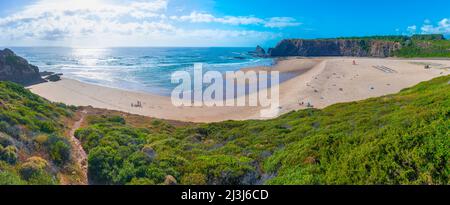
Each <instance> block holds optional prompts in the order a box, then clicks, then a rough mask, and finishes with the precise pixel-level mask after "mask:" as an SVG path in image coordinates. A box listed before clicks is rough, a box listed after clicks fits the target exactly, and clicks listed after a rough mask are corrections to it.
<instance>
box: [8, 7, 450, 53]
mask: <svg viewBox="0 0 450 205" xmlns="http://www.w3.org/2000/svg"><path fill="white" fill-rule="evenodd" d="M0 33H1V35H0V45H1V46H74V47H105V46H254V45H256V44H261V45H263V46H266V47H267V46H273V45H274V44H276V43H277V42H278V41H279V40H280V39H282V38H323V37H338V36H364V35H391V34H403V35H411V34H415V33H443V34H445V35H446V36H447V37H449V34H450V1H448V0H427V1H418V0H417V1H415V0H414V1H400V0H398V1H392V0H391V1H388V0H377V1H364V2H362V1H357V0H340V1H337V0H315V1H313V0H303V1H302V0H285V1H282V0H279V1H274V0H64V1H62V0H14V1H0Z"/></svg>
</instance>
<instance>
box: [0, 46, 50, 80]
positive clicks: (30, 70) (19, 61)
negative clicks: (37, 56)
mask: <svg viewBox="0 0 450 205" xmlns="http://www.w3.org/2000/svg"><path fill="white" fill-rule="evenodd" d="M0 81H12V82H15V83H19V84H22V85H30V84H35V83H41V82H45V80H43V79H42V77H41V75H40V74H39V69H38V67H36V66H34V65H31V64H29V63H28V61H27V60H25V59H24V58H22V57H20V56H17V55H16V54H15V53H14V52H13V51H11V50H10V49H4V50H0Z"/></svg>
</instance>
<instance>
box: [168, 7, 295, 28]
mask: <svg viewBox="0 0 450 205" xmlns="http://www.w3.org/2000/svg"><path fill="white" fill-rule="evenodd" d="M171 19H172V20H178V21H183V22H191V23H222V24H230V25H263V26H264V27H266V28H283V27H291V26H299V25H301V23H299V22H297V21H296V20H295V19H294V18H291V17H272V18H269V19H261V18H257V17H254V16H225V17H215V16H214V15H212V14H209V13H199V12H195V11H194V12H191V13H190V14H189V15H185V16H172V17H171Z"/></svg>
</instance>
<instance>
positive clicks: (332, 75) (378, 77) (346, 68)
mask: <svg viewBox="0 0 450 205" xmlns="http://www.w3.org/2000/svg"><path fill="white" fill-rule="evenodd" d="M424 65H431V66H430V68H429V69H425V68H424ZM242 70H243V71H246V70H255V71H257V70H277V71H280V73H294V74H295V73H297V75H296V76H294V77H292V78H290V79H289V80H286V81H284V82H282V83H281V84H280V86H279V89H280V90H279V91H280V96H279V97H280V106H279V109H280V110H279V111H280V112H279V114H284V113H287V112H290V111H294V110H300V109H306V108H312V107H313V108H324V107H327V106H329V105H332V104H336V103H342V102H351V101H358V100H363V99H367V98H371V97H378V96H383V95H388V94H393V93H396V92H399V91H400V90H402V89H404V88H407V87H411V86H413V85H415V84H417V83H419V82H422V81H427V80H430V79H432V78H435V77H438V76H444V75H448V74H450V71H449V70H450V61H449V60H429V59H427V60H425V59H396V58H353V57H326V58H283V59H279V60H278V62H277V63H276V64H275V65H273V66H258V67H250V68H243V69H242ZM28 88H29V89H30V90H31V91H32V92H33V93H35V94H37V95H40V96H42V97H44V98H46V99H48V100H50V101H53V102H62V103H65V104H68V105H75V106H92V107H95V108H102V109H109V110H117V111H122V112H127V113H131V114H138V115H143V116H149V117H154V118H159V119H168V120H178V121H188V122H219V121H225V120H247V119H263V118H261V116H260V110H261V109H263V108H262V107H252V106H243V107H236V106H234V107H175V106H174V105H172V102H171V99H170V97H167V96H162V95H157V94H151V93H147V92H139V91H129V90H121V89H116V88H110V87H104V86H99V85H93V84H88V83H83V82H80V81H77V80H73V79H69V78H63V79H62V80H61V81H58V82H47V83H42V84H37V85H33V86H30V87H28ZM135 102H140V105H141V106H138V107H133V106H131V104H132V103H135Z"/></svg>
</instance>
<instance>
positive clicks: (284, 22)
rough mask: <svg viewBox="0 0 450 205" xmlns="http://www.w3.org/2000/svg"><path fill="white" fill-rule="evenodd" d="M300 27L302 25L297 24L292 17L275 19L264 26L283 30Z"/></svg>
mask: <svg viewBox="0 0 450 205" xmlns="http://www.w3.org/2000/svg"><path fill="white" fill-rule="evenodd" d="M299 25H301V23H299V22H297V21H296V20H295V19H294V18H291V17H273V18H270V19H269V21H268V22H266V23H265V24H264V26H265V27H268V28H283V27H291V26H299Z"/></svg>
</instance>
